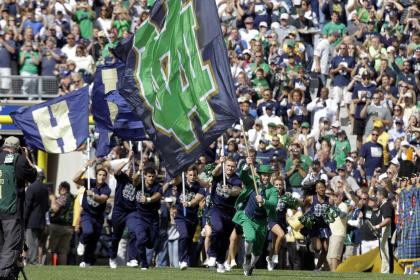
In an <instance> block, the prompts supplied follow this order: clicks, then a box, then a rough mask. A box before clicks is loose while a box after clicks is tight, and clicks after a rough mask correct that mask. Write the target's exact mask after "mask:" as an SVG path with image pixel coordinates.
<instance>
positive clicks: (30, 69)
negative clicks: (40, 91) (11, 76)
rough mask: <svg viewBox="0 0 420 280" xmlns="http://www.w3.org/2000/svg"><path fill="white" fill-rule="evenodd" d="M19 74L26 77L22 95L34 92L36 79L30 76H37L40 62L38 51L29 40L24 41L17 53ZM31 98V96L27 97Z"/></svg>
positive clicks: (33, 93)
mask: <svg viewBox="0 0 420 280" xmlns="http://www.w3.org/2000/svg"><path fill="white" fill-rule="evenodd" d="M19 64H20V75H21V76H23V77H27V78H25V79H24V81H23V85H22V92H23V94H24V95H26V96H28V95H35V94H36V82H37V80H36V79H34V78H30V77H35V76H38V68H39V64H40V57H39V52H38V50H37V49H35V48H34V47H33V45H32V43H31V42H30V41H25V44H24V47H23V48H22V51H21V52H20V53H19ZM29 98H32V97H29Z"/></svg>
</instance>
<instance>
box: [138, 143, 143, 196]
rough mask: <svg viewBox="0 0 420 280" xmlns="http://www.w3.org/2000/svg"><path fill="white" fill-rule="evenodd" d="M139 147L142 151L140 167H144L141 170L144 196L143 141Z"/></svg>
mask: <svg viewBox="0 0 420 280" xmlns="http://www.w3.org/2000/svg"><path fill="white" fill-rule="evenodd" d="M137 147H138V149H139V150H140V165H141V167H142V168H141V194H142V195H143V196H144V170H143V169H144V168H143V167H144V166H143V141H140V142H139V145H138V146H137Z"/></svg>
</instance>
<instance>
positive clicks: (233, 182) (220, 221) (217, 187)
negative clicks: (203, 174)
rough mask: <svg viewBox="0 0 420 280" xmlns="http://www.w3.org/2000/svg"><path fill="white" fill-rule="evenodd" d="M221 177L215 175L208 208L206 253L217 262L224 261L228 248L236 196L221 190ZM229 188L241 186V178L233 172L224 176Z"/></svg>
mask: <svg viewBox="0 0 420 280" xmlns="http://www.w3.org/2000/svg"><path fill="white" fill-rule="evenodd" d="M222 184H223V178H222V176H220V177H215V178H214V179H213V185H212V190H211V198H212V202H213V203H212V208H211V209H210V225H211V237H210V248H209V250H208V255H209V256H210V257H215V258H216V261H217V262H218V263H224V261H225V259H226V251H227V249H228V248H229V238H230V235H231V233H232V231H233V228H234V223H233V222H232V218H233V216H234V215H235V201H236V196H228V195H227V194H226V193H223V192H222ZM226 185H227V186H228V187H229V188H232V187H241V180H240V179H239V177H238V176H237V175H236V174H235V175H233V176H232V177H230V178H226Z"/></svg>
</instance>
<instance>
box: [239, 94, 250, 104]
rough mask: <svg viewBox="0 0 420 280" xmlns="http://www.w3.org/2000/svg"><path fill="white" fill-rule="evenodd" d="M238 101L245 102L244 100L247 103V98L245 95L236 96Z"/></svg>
mask: <svg viewBox="0 0 420 280" xmlns="http://www.w3.org/2000/svg"><path fill="white" fill-rule="evenodd" d="M238 102H239V103H245V102H248V103H249V100H248V98H246V97H245V96H241V97H239V98H238Z"/></svg>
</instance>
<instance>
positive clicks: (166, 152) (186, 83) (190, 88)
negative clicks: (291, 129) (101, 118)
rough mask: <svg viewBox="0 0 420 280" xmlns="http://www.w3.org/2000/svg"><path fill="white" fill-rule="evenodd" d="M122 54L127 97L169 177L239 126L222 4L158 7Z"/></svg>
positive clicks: (173, 1)
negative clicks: (221, 17) (220, 14)
mask: <svg viewBox="0 0 420 280" xmlns="http://www.w3.org/2000/svg"><path fill="white" fill-rule="evenodd" d="M114 53H115V55H116V56H118V57H119V58H120V59H121V60H123V61H124V62H125V64H126V68H125V72H124V77H123V79H122V83H121V84H120V86H121V87H120V88H119V90H120V94H121V95H123V96H124V97H125V98H126V99H127V101H128V102H129V103H130V104H131V105H132V106H133V107H134V109H135V112H136V114H137V115H138V116H139V117H140V118H141V119H142V121H143V123H144V126H145V129H146V133H147V134H148V135H149V137H150V139H151V140H152V141H153V142H154V144H155V146H156V149H157V150H158V151H159V153H160V155H161V158H162V160H163V164H164V166H165V167H166V171H167V172H168V173H169V175H171V176H174V175H177V174H179V173H180V172H181V171H183V170H185V169H186V168H187V167H188V165H190V164H191V163H193V162H194V161H195V160H196V159H197V158H198V157H199V156H200V154H203V153H204V152H205V149H206V148H207V147H208V146H209V145H210V144H211V143H213V142H214V141H215V140H216V139H217V138H218V137H219V136H220V135H221V134H222V133H223V132H224V131H225V130H226V129H228V128H230V127H231V126H232V124H233V123H235V122H236V121H238V120H239V117H240V110H239V105H238V102H237V99H236V95H235V90H234V85H233V80H232V76H231V72H230V66H229V63H228V58H227V50H226V46H225V42H224V39H223V35H222V32H221V28H220V23H219V17H218V15H217V8H216V5H215V2H214V1H204V0H195V1H192V0H186V1H180V0H167V1H160V0H158V1H156V3H155V5H154V6H153V8H152V9H151V12H150V18H149V19H148V20H147V21H145V22H143V23H142V25H141V26H140V27H139V28H138V30H137V31H136V33H135V34H134V36H132V37H131V38H130V39H128V40H125V41H123V42H121V43H120V44H119V45H118V46H117V47H116V49H115V51H114Z"/></svg>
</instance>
